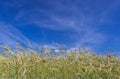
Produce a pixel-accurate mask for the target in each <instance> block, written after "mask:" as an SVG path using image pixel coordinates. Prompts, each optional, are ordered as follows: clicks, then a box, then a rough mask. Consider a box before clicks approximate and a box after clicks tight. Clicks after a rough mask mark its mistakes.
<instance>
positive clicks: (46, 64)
mask: <svg viewBox="0 0 120 79" xmlns="http://www.w3.org/2000/svg"><path fill="white" fill-rule="evenodd" d="M4 49H5V50H6V52H7V53H8V54H7V55H3V54H0V79H120V59H119V58H117V57H115V56H113V55H107V56H104V55H97V54H95V53H88V52H85V51H81V50H79V51H69V54H58V55H54V54H51V52H50V50H47V51H46V52H44V53H38V52H36V51H34V50H29V51H25V52H20V51H18V50H16V51H13V50H11V49H10V48H8V47H4ZM21 50H23V49H21ZM6 52H5V53H6Z"/></svg>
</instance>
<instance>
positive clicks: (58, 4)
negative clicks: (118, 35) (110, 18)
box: [0, 0, 118, 45]
mask: <svg viewBox="0 0 120 79" xmlns="http://www.w3.org/2000/svg"><path fill="white" fill-rule="evenodd" d="M12 1H13V4H14V7H15V6H17V5H16V4H18V3H19V5H18V7H19V6H22V7H24V8H22V7H21V8H20V9H19V12H18V14H17V16H16V17H15V18H14V21H15V22H16V23H18V24H19V25H20V27H23V26H21V25H23V24H25V25H28V24H32V25H34V27H42V28H47V29H50V30H55V31H67V30H70V31H71V32H74V34H71V33H70V34H69V35H68V37H70V38H71V39H72V40H73V41H76V42H75V44H80V45H81V44H86V45H87V44H91V45H98V44H102V43H104V42H105V40H106V39H107V35H105V34H104V33H103V32H101V31H100V28H101V27H100V26H99V25H101V23H105V22H107V21H106V20H107V19H106V18H107V14H109V13H108V12H109V11H110V9H114V8H113V7H115V6H116V5H115V4H116V3H118V2H117V1H118V0H114V1H113V0H106V1H105V0H92V1H90V0H74V1H72V0H47V1H41V0H35V1H32V0H31V1H28V2H26V1H18V2H17V1H16V0H12ZM8 4H9V5H10V3H8ZM8 4H7V5H8ZM13 4H12V5H13ZM34 4H36V5H34ZM110 7H111V8H110ZM24 27H25V26H24ZM0 28H1V27H0ZM2 29H3V28H2ZM20 34H21V33H20ZM2 35H3V34H2ZM7 35H8V34H7ZM3 36H4V38H6V37H7V36H6V35H3ZM3 36H2V37H3ZM5 36H6V37H5ZM12 36H13V35H10V37H9V38H8V39H10V40H11V37H12ZM21 36H23V35H22V34H21ZM23 37H24V38H25V36H23ZM23 37H22V38H23ZM12 38H13V37H12ZM66 38H67V37H66ZM25 39H26V38H25ZM16 40H20V38H18V37H17V38H16ZM27 40H28V39H27ZM11 41H12V40H11Z"/></svg>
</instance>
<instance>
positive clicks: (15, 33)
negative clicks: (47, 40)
mask: <svg viewBox="0 0 120 79" xmlns="http://www.w3.org/2000/svg"><path fill="white" fill-rule="evenodd" d="M28 41H30V40H29V39H28V38H27V37H26V36H24V35H23V34H22V33H21V32H20V31H19V30H18V29H17V28H15V27H14V26H12V25H11V24H6V23H4V22H0V44H3V45H8V46H14V47H15V46H16V44H17V43H20V44H24V45H26V44H27V42H28ZM32 43H33V44H34V45H35V43H34V42H32Z"/></svg>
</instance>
